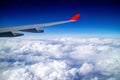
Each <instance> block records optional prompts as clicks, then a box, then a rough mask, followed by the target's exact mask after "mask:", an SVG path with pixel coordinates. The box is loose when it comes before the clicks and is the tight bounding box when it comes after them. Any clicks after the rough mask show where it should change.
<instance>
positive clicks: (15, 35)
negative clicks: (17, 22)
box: [0, 32, 24, 37]
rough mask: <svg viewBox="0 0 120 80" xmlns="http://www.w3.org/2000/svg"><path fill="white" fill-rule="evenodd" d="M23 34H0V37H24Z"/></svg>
mask: <svg viewBox="0 0 120 80" xmlns="http://www.w3.org/2000/svg"><path fill="white" fill-rule="evenodd" d="M23 35H24V34H22V33H13V32H3V33H0V37H17V36H23Z"/></svg>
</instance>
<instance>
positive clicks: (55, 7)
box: [0, 0, 120, 37]
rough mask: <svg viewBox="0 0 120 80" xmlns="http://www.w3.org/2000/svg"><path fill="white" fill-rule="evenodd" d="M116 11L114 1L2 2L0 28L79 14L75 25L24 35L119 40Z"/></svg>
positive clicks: (51, 0) (58, 19) (117, 4)
mask: <svg viewBox="0 0 120 80" xmlns="http://www.w3.org/2000/svg"><path fill="white" fill-rule="evenodd" d="M119 8H120V6H119V2H118V1H117V0H109V1H108V0H97V1H96V0H59V1H58V0H4V1H3V2H2V3H1V5H0V10H1V13H0V17H1V19H0V26H2V27H3V26H4V27H5V26H16V25H27V24H38V23H46V22H54V21H61V20H67V19H69V18H70V17H72V16H73V15H74V14H76V13H80V14H81V18H80V20H79V21H78V22H74V23H68V24H62V25H57V26H51V27H47V28H44V30H45V33H43V34H30V33H26V35H37V36H39V35H40V36H41V35H43V36H44V35H50V36H52V35H56V36H57V35H62V36H64V35H68V36H71V35H72V36H82V37H83V36H88V37H91V36H97V37H98V36H103V37H109V36H111V37H113V36H117V37H119V35H120V15H119V14H120V11H119Z"/></svg>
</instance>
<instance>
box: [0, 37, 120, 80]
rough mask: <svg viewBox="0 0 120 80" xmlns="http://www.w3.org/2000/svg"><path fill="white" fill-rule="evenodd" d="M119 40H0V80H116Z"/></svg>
mask: <svg viewBox="0 0 120 80" xmlns="http://www.w3.org/2000/svg"><path fill="white" fill-rule="evenodd" d="M119 74H120V39H106V38H68V37H65V38H57V37H55V38H37V39H32V38H29V39H23V38H17V39H16V38H15V39H14V38H12V39H10V38H9V39H0V78H1V80H119V79H120V77H119Z"/></svg>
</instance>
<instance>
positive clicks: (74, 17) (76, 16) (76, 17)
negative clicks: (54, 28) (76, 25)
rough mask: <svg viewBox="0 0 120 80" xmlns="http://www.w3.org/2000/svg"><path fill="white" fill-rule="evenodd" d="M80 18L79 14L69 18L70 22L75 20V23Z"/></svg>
mask: <svg viewBox="0 0 120 80" xmlns="http://www.w3.org/2000/svg"><path fill="white" fill-rule="evenodd" d="M79 18H80V14H76V15H74V16H73V17H72V18H70V20H75V21H77V20H78V19H79Z"/></svg>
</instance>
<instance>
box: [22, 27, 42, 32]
mask: <svg viewBox="0 0 120 80" xmlns="http://www.w3.org/2000/svg"><path fill="white" fill-rule="evenodd" d="M20 31H24V32H32V33H43V32H44V30H40V29H38V28H32V29H24V30H20Z"/></svg>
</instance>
